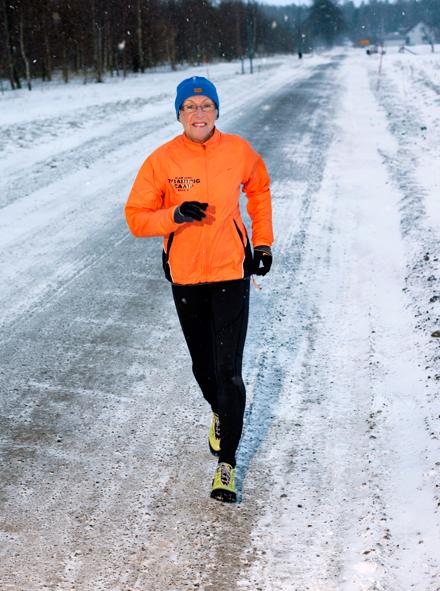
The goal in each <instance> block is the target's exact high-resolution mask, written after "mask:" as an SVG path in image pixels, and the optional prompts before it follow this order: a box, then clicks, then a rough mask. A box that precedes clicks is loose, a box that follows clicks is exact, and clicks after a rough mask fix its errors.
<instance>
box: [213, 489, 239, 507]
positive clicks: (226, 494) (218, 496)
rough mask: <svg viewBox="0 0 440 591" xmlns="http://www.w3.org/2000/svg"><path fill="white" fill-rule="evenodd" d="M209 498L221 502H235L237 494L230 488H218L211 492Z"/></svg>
mask: <svg viewBox="0 0 440 591" xmlns="http://www.w3.org/2000/svg"><path fill="white" fill-rule="evenodd" d="M211 499H215V500H216V501H222V502H223V503H235V502H236V501H237V495H236V493H235V492H232V491H230V490H223V489H221V488H218V489H216V490H213V491H212V492H211Z"/></svg>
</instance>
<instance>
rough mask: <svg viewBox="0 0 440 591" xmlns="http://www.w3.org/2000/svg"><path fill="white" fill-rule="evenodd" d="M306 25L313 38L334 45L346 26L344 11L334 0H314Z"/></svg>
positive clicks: (329, 45)
mask: <svg viewBox="0 0 440 591" xmlns="http://www.w3.org/2000/svg"><path fill="white" fill-rule="evenodd" d="M306 26H307V29H308V31H309V35H310V36H311V37H312V39H314V40H316V41H318V42H319V41H321V42H323V43H324V44H325V45H326V47H332V46H333V45H334V43H335V41H336V40H337V38H338V37H340V36H341V34H342V32H343V31H344V28H345V24H344V17H343V15H342V11H341V9H340V8H339V7H338V6H337V5H336V4H335V3H334V2H332V0H313V5H312V6H311V8H310V12H309V15H308V17H307V21H306Z"/></svg>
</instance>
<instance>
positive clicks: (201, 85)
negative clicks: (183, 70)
mask: <svg viewBox="0 0 440 591" xmlns="http://www.w3.org/2000/svg"><path fill="white" fill-rule="evenodd" d="M197 95H200V96H207V97H209V98H210V99H211V100H212V101H213V102H214V103H215V106H216V107H217V111H218V114H217V118H218V116H219V114H220V101H219V100H218V94H217V90H216V88H215V86H214V84H213V83H212V82H210V81H209V80H208V79H207V78H203V77H202V76H192V78H186V79H185V80H182V82H181V83H180V84H179V86H178V87H177V94H176V100H175V103H174V106H175V107H176V116H177V119H179V111H180V107H181V106H182V104H183V103H184V101H186V99H187V98H189V97H190V96H197Z"/></svg>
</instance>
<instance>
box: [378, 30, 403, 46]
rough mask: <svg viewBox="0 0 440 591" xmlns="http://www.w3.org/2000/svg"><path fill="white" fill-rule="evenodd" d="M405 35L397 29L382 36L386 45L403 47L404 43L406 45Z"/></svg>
mask: <svg viewBox="0 0 440 591" xmlns="http://www.w3.org/2000/svg"><path fill="white" fill-rule="evenodd" d="M405 40H406V39H405V35H404V34H403V33H399V32H398V31H395V32H393V33H386V34H385V35H384V36H383V37H382V44H383V45H384V46H386V47H390V46H396V47H401V46H402V45H405Z"/></svg>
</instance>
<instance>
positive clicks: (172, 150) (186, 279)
mask: <svg viewBox="0 0 440 591" xmlns="http://www.w3.org/2000/svg"><path fill="white" fill-rule="evenodd" d="M241 186H243V189H244V192H245V193H246V195H247V198H248V203H247V210H248V213H249V215H250V218H251V220H252V243H253V245H254V246H259V245H263V244H264V245H267V246H271V245H272V242H273V233H272V210H271V199H270V190H269V176H268V174H267V171H266V167H265V166H264V163H263V160H262V159H261V157H260V156H259V155H258V154H257V153H256V152H255V151H254V150H253V148H252V147H251V146H250V145H249V144H248V142H246V141H245V140H243V139H242V138H241V137H239V136H237V135H230V134H225V133H221V132H220V131H218V130H217V129H215V130H214V134H213V136H212V137H211V138H210V139H209V140H208V141H207V142H205V143H204V144H198V143H195V142H192V141H191V140H189V139H188V138H187V137H186V136H185V135H183V134H182V135H180V136H177V137H176V138H174V139H173V140H171V141H170V142H167V143H166V144H164V145H162V146H160V147H159V148H158V149H157V150H155V151H154V152H153V153H152V154H151V156H149V157H148V158H147V160H145V162H144V164H143V165H142V167H141V169H140V170H139V172H138V175H137V177H136V180H135V182H134V185H133V188H132V189H131V192H130V195H129V197H128V201H127V204H126V206H125V215H126V218H127V223H128V226H129V228H130V230H131V232H132V233H133V234H134V235H135V236H137V237H146V236H164V252H163V255H162V257H163V266H164V270H165V274H166V276H167V278H168V279H169V280H170V281H172V282H173V283H175V284H184V285H189V284H197V283H207V282H213V281H227V280H231V279H240V278H242V277H246V276H248V275H250V273H251V271H250V264H251V263H252V251H251V248H250V245H249V240H248V237H247V232H246V228H245V226H244V224H243V221H242V219H241V215H240V207H239V197H240V190H241ZM183 201H202V202H207V203H208V204H209V205H208V208H207V210H206V214H207V215H206V218H204V219H203V220H202V221H201V222H189V223H188V222H186V223H183V224H176V222H175V221H174V217H173V216H174V211H175V209H176V207H177V206H178V205H179V204H180V203H182V202H183Z"/></svg>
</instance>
